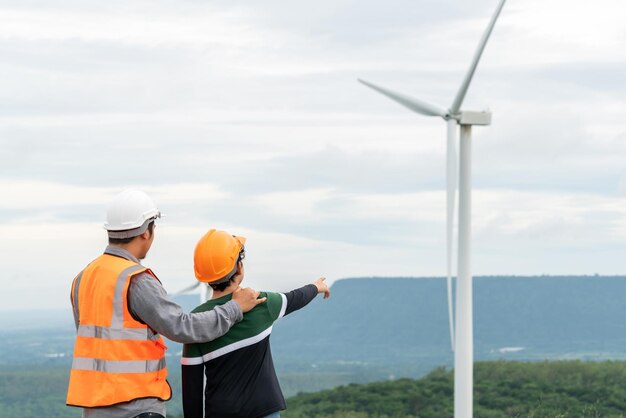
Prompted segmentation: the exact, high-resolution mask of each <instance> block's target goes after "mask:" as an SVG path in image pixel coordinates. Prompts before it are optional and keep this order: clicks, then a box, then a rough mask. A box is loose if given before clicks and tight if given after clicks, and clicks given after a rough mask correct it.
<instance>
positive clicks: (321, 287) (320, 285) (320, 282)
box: [313, 277, 330, 299]
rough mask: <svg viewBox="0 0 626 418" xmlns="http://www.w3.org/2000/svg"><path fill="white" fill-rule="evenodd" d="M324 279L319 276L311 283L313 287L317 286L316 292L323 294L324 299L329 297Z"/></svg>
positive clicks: (328, 290)
mask: <svg viewBox="0 0 626 418" xmlns="http://www.w3.org/2000/svg"><path fill="white" fill-rule="evenodd" d="M325 280H326V277H320V278H319V279H317V280H316V281H315V283H313V284H314V285H315V287H317V293H323V294H324V299H326V298H328V297H330V289H329V288H328V285H327V284H326V282H325Z"/></svg>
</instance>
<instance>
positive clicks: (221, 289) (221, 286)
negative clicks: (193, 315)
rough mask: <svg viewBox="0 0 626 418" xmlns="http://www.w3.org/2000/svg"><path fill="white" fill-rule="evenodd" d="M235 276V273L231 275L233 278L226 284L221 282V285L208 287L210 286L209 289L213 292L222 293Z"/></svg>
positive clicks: (210, 284) (211, 284)
mask: <svg viewBox="0 0 626 418" xmlns="http://www.w3.org/2000/svg"><path fill="white" fill-rule="evenodd" d="M236 274H237V273H235V274H234V275H233V277H231V278H230V279H228V281H227V282H222V283H217V284H213V283H209V286H211V288H213V290H216V291H218V292H223V291H224V290H225V289H226V288H227V287H228V286H230V284H231V283H232V282H233V278H234V277H235V275H236Z"/></svg>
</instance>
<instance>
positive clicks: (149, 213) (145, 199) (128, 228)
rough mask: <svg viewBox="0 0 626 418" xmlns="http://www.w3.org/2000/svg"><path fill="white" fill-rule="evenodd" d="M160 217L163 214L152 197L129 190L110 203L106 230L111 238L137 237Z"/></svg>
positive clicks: (105, 225)
mask: <svg viewBox="0 0 626 418" xmlns="http://www.w3.org/2000/svg"><path fill="white" fill-rule="evenodd" d="M160 217H161V212H160V211H159V209H158V208H157V207H156V205H155V204H154V202H153V201H152V199H150V196H148V195H147V194H145V193H144V192H142V191H140V190H133V189H127V190H124V191H123V192H121V193H120V194H118V195H117V196H115V197H114V198H113V200H112V201H111V203H109V206H108V208H107V222H106V223H105V224H104V229H106V230H107V231H109V237H110V238H131V237H136V236H137V235H141V234H143V233H144V232H145V231H146V229H147V228H148V224H149V223H150V222H151V221H153V220H155V219H156V218H160Z"/></svg>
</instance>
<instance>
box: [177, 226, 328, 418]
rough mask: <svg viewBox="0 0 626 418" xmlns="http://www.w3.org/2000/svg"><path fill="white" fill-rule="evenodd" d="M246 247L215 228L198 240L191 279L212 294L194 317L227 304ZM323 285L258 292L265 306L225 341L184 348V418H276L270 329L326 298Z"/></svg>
mask: <svg viewBox="0 0 626 418" xmlns="http://www.w3.org/2000/svg"><path fill="white" fill-rule="evenodd" d="M245 242H246V239H245V238H244V237H238V236H234V235H231V234H229V233H227V232H225V231H216V230H215V229H211V230H210V231H209V232H208V233H207V234H206V235H204V237H202V238H201V239H200V241H199V242H198V245H197V246H196V250H195V254H194V269H195V274H196V278H197V279H198V280H199V281H201V282H205V283H208V284H209V285H210V286H211V288H212V289H213V295H212V299H211V300H209V301H208V302H206V303H204V304H202V305H200V306H199V307H197V308H196V309H195V310H194V311H193V312H211V311H213V310H215V309H219V308H220V307H222V306H224V305H225V304H228V303H229V301H230V300H232V298H233V297H234V292H235V291H236V289H237V288H239V285H240V284H241V281H242V280H243V277H244V268H243V262H242V260H243V259H244V257H245V251H244V243H245ZM324 280H326V279H325V278H320V279H318V280H317V281H315V283H313V284H309V285H307V286H304V287H301V288H299V289H296V290H292V291H291V292H288V293H285V294H282V293H262V295H263V297H265V298H267V302H266V303H265V304H263V305H259V306H256V307H255V308H254V309H252V310H251V311H249V312H247V313H246V314H244V316H243V321H241V322H239V323H237V324H235V325H234V326H233V327H232V328H231V329H230V331H228V332H227V333H226V334H225V335H224V336H222V337H220V338H217V339H215V340H213V341H211V342H208V343H203V344H185V346H184V347H183V358H182V365H183V366H182V383H183V409H184V412H185V418H202V417H203V416H205V417H211V418H228V417H232V418H236V417H237V418H243V417H248V418H260V417H278V416H279V414H280V411H281V410H283V409H285V408H286V405H285V399H284V398H283V394H282V392H281V390H280V385H279V384H278V378H277V377H276V372H275V371H274V363H273V361H272V354H271V352H270V343H269V338H270V334H271V332H272V325H273V323H274V322H275V321H276V320H278V319H280V318H281V317H283V316H284V315H288V314H290V313H291V312H294V311H296V310H298V309H300V308H302V307H304V306H306V305H307V304H308V303H309V302H311V301H312V300H313V299H314V298H315V296H316V295H317V294H318V293H324V299H326V298H327V297H329V296H330V290H329V289H328V286H327V285H326V283H324ZM205 374H206V389H204V388H203V386H204V385H203V380H204V375H205ZM203 392H204V393H203ZM203 397H204V400H203ZM203 412H204V415H203Z"/></svg>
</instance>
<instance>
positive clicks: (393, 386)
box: [178, 361, 626, 418]
mask: <svg viewBox="0 0 626 418" xmlns="http://www.w3.org/2000/svg"><path fill="white" fill-rule="evenodd" d="M624 382H626V363H623V362H603V363H594V362H587V363H584V362H580V361H563V362H541V363H517V362H504V361H498V362H482V363H477V364H476V365H475V367H474V416H475V417H478V418H508V417H511V418H513V417H515V418H531V417H532V418H557V417H558V418H599V417H602V418H624V417H625V415H624V411H626V385H624ZM453 387H454V377H453V374H452V371H450V370H445V369H442V368H439V369H436V370H434V371H432V372H431V373H430V374H428V375H427V376H426V377H424V378H422V379H420V380H412V379H399V380H395V381H386V382H376V383H369V384H364V385H358V384H350V385H347V386H341V387H338V388H335V389H331V390H325V391H321V392H316V393H307V394H300V395H297V396H294V397H292V398H290V399H288V400H287V410H286V411H284V412H282V413H281V417H284V418H311V417H315V418H383V417H384V418H418V417H419V418H448V417H449V418H451V417H452V416H453V391H454V389H453ZM178 418H182V417H178Z"/></svg>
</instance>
